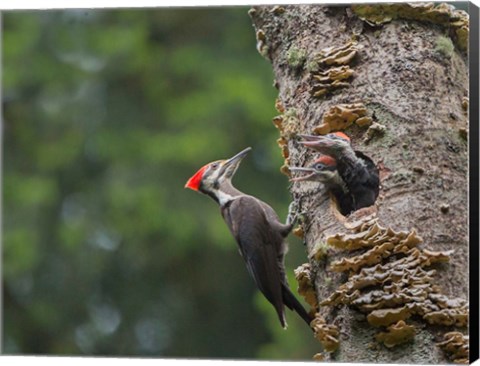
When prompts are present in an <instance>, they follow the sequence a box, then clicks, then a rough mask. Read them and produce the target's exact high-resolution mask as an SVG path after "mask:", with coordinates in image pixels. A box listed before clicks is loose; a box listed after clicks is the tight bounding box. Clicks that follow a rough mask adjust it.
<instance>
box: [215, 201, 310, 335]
mask: <svg viewBox="0 0 480 366" xmlns="http://www.w3.org/2000/svg"><path fill="white" fill-rule="evenodd" d="M262 204H263V202H261V201H259V200H258V199H256V198H254V197H252V196H242V197H239V198H236V199H234V200H233V201H231V202H229V203H228V204H226V205H225V206H224V207H222V215H223V217H224V219H225V221H226V223H227V225H228V227H229V228H230V231H231V232H232V234H233V236H234V237H235V240H236V241H237V244H238V246H239V248H240V253H241V254H242V257H243V259H244V260H245V263H246V265H247V269H248V272H249V273H250V275H251V276H252V277H253V279H254V281H255V283H256V285H257V287H258V288H259V290H260V291H261V292H262V293H263V295H264V296H265V297H266V298H267V300H268V301H269V302H270V303H271V304H272V305H273V306H274V308H275V310H276V311H277V314H278V317H279V319H280V323H281V324H282V326H283V327H284V328H285V327H286V321H285V311H284V304H285V305H287V306H288V307H289V308H291V309H292V310H295V311H297V312H298V313H299V314H300V315H301V316H302V318H304V319H305V321H306V322H307V323H309V321H310V320H311V319H310V318H309V316H308V314H307V313H306V311H305V309H304V308H303V307H302V305H301V304H300V303H299V302H298V300H297V299H296V298H295V296H294V295H293V294H292V293H291V292H290V290H289V289H288V284H287V280H286V277H285V269H284V264H283V257H284V249H283V248H284V246H283V236H282V234H281V233H280V232H279V231H278V230H277V229H276V228H275V225H273V226H272V225H271V224H270V222H269V216H270V215H269V214H268V215H267V213H266V212H265V209H264V207H263V205H262Z"/></svg>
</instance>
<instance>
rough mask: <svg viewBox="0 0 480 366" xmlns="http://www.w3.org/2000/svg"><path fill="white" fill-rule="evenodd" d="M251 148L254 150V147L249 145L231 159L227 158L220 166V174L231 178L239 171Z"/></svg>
mask: <svg viewBox="0 0 480 366" xmlns="http://www.w3.org/2000/svg"><path fill="white" fill-rule="evenodd" d="M250 150H252V148H251V147H247V148H246V149H245V150H242V151H240V152H239V153H238V154H236V155H234V156H232V157H231V158H230V159H228V160H225V162H224V163H223V164H222V167H221V168H220V173H219V176H221V177H224V178H231V177H232V176H233V175H234V174H235V172H236V171H237V168H238V166H239V165H240V162H241V161H242V160H243V158H244V157H245V156H247V154H248V152H249V151H250Z"/></svg>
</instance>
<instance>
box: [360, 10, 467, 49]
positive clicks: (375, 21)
mask: <svg viewBox="0 0 480 366" xmlns="http://www.w3.org/2000/svg"><path fill="white" fill-rule="evenodd" d="M352 10H353V12H354V13H355V14H356V15H357V16H358V17H359V18H360V19H362V20H363V21H365V22H367V23H368V24H370V25H373V26H378V25H382V24H384V23H388V22H391V21H392V20H394V19H407V20H417V21H421V22H429V23H433V24H438V25H441V26H443V27H446V28H447V29H448V30H450V33H451V35H452V36H453V38H454V39H455V40H456V43H457V46H458V48H459V49H460V50H462V51H465V50H466V49H467V48H468V32H469V16H468V13H467V12H465V11H463V10H457V9H455V7H454V6H452V5H449V4H447V3H441V4H434V3H390V4H359V5H352Z"/></svg>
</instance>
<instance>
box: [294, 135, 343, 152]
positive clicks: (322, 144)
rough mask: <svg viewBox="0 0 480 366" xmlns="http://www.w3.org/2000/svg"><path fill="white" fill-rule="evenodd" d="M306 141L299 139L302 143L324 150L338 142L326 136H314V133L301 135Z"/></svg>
mask: <svg viewBox="0 0 480 366" xmlns="http://www.w3.org/2000/svg"><path fill="white" fill-rule="evenodd" d="M299 136H300V137H302V138H303V139H304V141H299V142H300V143H301V144H302V145H304V146H307V147H310V148H312V149H315V150H317V151H320V152H323V151H322V150H323V149H324V148H329V147H331V146H333V145H335V144H336V141H335V140H332V139H330V138H328V137H326V136H312V135H299Z"/></svg>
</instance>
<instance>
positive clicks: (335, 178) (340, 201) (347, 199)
mask: <svg viewBox="0 0 480 366" xmlns="http://www.w3.org/2000/svg"><path fill="white" fill-rule="evenodd" d="M289 169H290V171H292V172H299V173H309V174H307V175H303V176H299V177H296V178H291V179H290V181H291V182H303V181H314V182H320V183H323V185H324V186H325V188H326V190H327V191H328V192H330V193H331V194H332V195H333V197H334V198H335V201H336V203H337V206H338V209H339V211H340V213H341V214H342V215H348V214H349V213H350V212H352V211H354V210H355V209H354V207H353V197H352V195H351V194H350V192H349V191H348V189H347V185H346V184H345V182H344V181H343V179H342V177H340V174H339V172H338V169H337V162H336V160H335V159H334V158H332V157H331V156H328V155H322V156H320V157H319V158H318V159H317V160H315V161H314V162H313V163H312V164H310V165H309V166H308V167H306V168H300V167H290V168H289Z"/></svg>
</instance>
